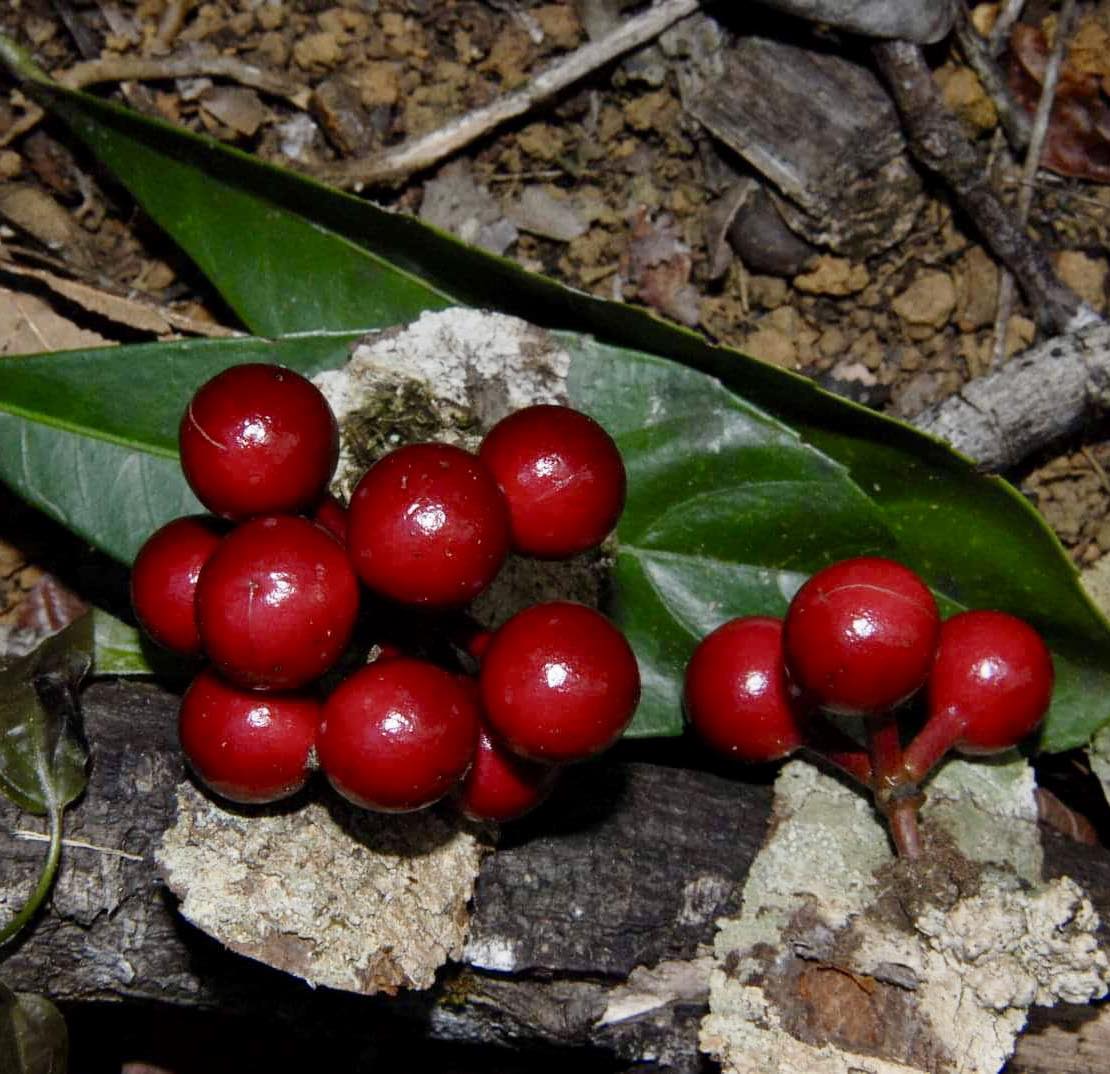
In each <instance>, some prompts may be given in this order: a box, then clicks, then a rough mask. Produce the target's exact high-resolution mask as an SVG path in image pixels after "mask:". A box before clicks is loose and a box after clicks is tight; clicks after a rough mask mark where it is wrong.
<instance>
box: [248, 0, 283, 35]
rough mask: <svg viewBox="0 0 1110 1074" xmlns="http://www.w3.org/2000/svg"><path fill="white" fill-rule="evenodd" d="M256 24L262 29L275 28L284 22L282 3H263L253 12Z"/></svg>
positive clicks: (278, 27)
mask: <svg viewBox="0 0 1110 1074" xmlns="http://www.w3.org/2000/svg"><path fill="white" fill-rule="evenodd" d="M254 17H255V19H256V20H257V21H258V25H259V26H261V27H262V29H263V30H277V29H280V28H281V27H282V26H283V25H284V23H285V6H284V5H283V4H263V5H262V6H261V7H259V8H258V10H257V11H255V13H254Z"/></svg>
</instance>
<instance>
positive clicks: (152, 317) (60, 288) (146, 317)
mask: <svg viewBox="0 0 1110 1074" xmlns="http://www.w3.org/2000/svg"><path fill="white" fill-rule="evenodd" d="M0 272H6V273H10V274H11V275H13V276H23V277H25V278H27V279H32V280H37V281H38V282H39V283H42V284H45V285H46V286H47V287H49V288H50V290H51V291H53V292H54V293H55V294H57V295H60V296H61V297H62V298H65V299H68V300H69V301H70V302H75V303H76V304H77V305H78V306H80V307H81V308H82V309H84V310H88V312H89V313H94V314H96V315H97V316H99V317H104V318H106V319H108V320H109V321H114V322H115V323H116V324H122V325H126V326H127V327H128V328H133V329H135V330H136V331H139V332H150V333H151V334H152V335H156V336H170V335H173V334H175V333H178V332H180V333H183V334H185V335H192V336H208V337H213V338H224V337H228V336H234V335H236V334H237V333H236V332H235V331H233V330H232V329H230V328H226V327H224V326H223V325H220V324H213V323H211V322H209V321H202V320H198V319H197V318H195V317H189V316H186V315H185V314H182V313H178V312H176V311H175V310H171V309H166V308H164V307H158V306H155V305H153V304H152V303H150V302H144V301H140V300H139V299H134V298H125V297H124V296H123V295H114V294H112V293H111V292H110V291H103V290H101V289H100V288H98V287H91V286H90V285H89V284H85V283H79V282H78V281H77V280H67V279H66V278H65V277H64V276H58V275H57V274H56V273H53V272H48V271H46V270H45V269H33V268H28V267H26V266H24V265H17V264H15V263H14V262H11V261H0ZM96 338H97V339H100V338H101V337H99V336H97V337H96ZM89 345H94V346H95V344H67V346H89ZM36 349H37V350H42V349H60V348H41V347H40V348H36ZM10 353H27V352H26V350H23V351H15V350H12V351H11V352H10Z"/></svg>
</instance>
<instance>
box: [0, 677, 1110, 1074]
mask: <svg viewBox="0 0 1110 1074" xmlns="http://www.w3.org/2000/svg"><path fill="white" fill-rule="evenodd" d="M176 705H177V699H176V697H175V696H174V695H172V694H169V693H166V692H164V691H162V690H160V689H158V688H156V687H153V686H150V685H138V684H134V683H108V684H98V685H94V686H93V687H91V688H90V689H89V690H87V691H86V693H85V696H84V711H85V721H86V726H87V732H88V736H89V739H90V741H91V743H92V747H93V756H94V764H93V768H92V772H91V782H90V785H89V789H88V792H87V793H86V795H85V796H84V798H83V799H82V800H81V801H80V802H79V803H78V805H77V806H76V807H75V808H74V810H73V811H72V815H71V816H70V817H69V820H68V822H67V836H68V837H69V838H70V840H72V841H73V842H71V844H70V845H69V846H68V847H67V848H66V851H65V855H64V862H63V868H62V873H61V876H60V878H59V882H58V885H57V888H56V890H55V892H54V896H53V899H52V902H51V905H50V907H49V909H48V911H47V912H46V913H44V914H43V915H42V916H41V917H40V919H39V920H38V921H37V922H36V924H35V927H34V928H33V929H32V930H30V931H29V932H28V933H27V934H26V935H25V936H24V937H23V939H22V941H21V942H20V943H19V945H18V946H17V947H16V948H15V950H13V951H11V952H9V953H8V954H7V958H6V960H5V962H4V963H3V976H4V980H5V982H6V983H7V984H8V985H9V986H12V987H15V988H17V989H20V990H28V991H42V992H47V993H49V994H51V995H52V996H54V997H55V998H58V999H63V1000H66V999H67V1000H110V999H116V1000H119V999H129V1000H146V1001H156V1002H161V1003H168V1004H173V1005H175V1006H182V1007H189V1008H213V1009H215V1008H220V1009H222V1010H224V1011H236V1012H240V1013H243V1014H247V1015H256V1016H259V1017H262V1016H265V1017H266V1018H267V1019H273V1018H277V1019H279V1020H282V1019H287V1020H288V1022H289V1024H290V1025H292V1024H293V1023H294V1022H295V1023H296V1024H297V1025H299V1026H301V1027H302V1028H303V1029H304V1031H305V1032H306V1033H320V1032H330V1033H340V1032H341V1033H343V1034H344V1036H345V1037H347V1038H349V1037H351V1036H352V1034H353V1035H355V1036H364V1037H365V1038H366V1039H368V1040H369V1039H377V1040H381V1039H385V1038H397V1037H399V1036H404V1035H406V1034H413V1033H416V1032H419V1033H422V1034H426V1035H430V1036H431V1037H433V1038H438V1039H445V1040H460V1041H461V1040H466V1041H484V1042H491V1043H497V1042H501V1043H513V1044H519V1043H527V1042H532V1043H545V1044H548V1045H552V1044H556V1045H567V1046H580V1045H583V1044H593V1045H596V1046H600V1047H603V1048H606V1049H608V1050H610V1051H611V1052H613V1053H615V1054H616V1055H619V1056H621V1057H623V1058H625V1059H627V1060H629V1061H636V1060H642V1059H644V1058H645V1057H648V1056H654V1057H655V1059H656V1061H657V1062H658V1063H659V1064H660V1065H661V1066H663V1067H666V1068H669V1069H673V1070H683V1071H694V1070H697V1069H699V1062H700V1060H699V1059H698V1055H697V1045H696V1042H697V1027H698V1023H699V1021H700V1019H701V1017H702V1016H703V1015H704V1013H705V1002H706V980H707V977H706V975H707V969H708V963H707V962H706V960H705V958H704V954H705V951H706V947H705V945H707V944H709V943H711V941H712V938H713V935H714V930H715V925H714V922H715V920H716V918H718V917H719V916H722V915H725V914H728V913H732V912H735V910H736V907H737V899H738V894H739V890H740V885H741V883H742V881H743V879H744V877H745V876H746V874H747V870H748V868H749V866H750V864H751V861H752V859H753V857H754V855H755V853H756V851H757V849H758V847H759V845H760V843H761V841H762V839H763V835H764V828H765V825H766V821H767V817H768V813H769V808H770V799H771V795H770V789H769V787H768V786H766V785H764V784H760V783H754V784H753V783H746V782H741V781H740V780H739V779H731V778H725V777H722V776H720V775H715V774H712V773H708V772H704V771H698V770H694V769H688V768H671V767H663V766H660V765H656V764H645V763H635V762H631V761H624V762H622V761H620V760H613V761H610V760H606V761H603V762H600V763H597V764H593V765H586V766H580V767H578V768H577V769H574V770H571V771H569V772H568V773H567V779H566V780H565V781H564V783H563V784H562V786H561V788H560V790H559V791H558V792H557V795H556V797H555V799H553V801H552V802H551V804H550V805H549V806H548V807H546V808H545V809H544V810H542V811H541V812H540V813H539V814H537V815H536V816H535V818H534V819H532V820H529V821H527V822H525V823H522V824H521V825H519V826H517V827H515V828H512V829H509V830H508V831H507V832H506V834H505V839H504V840H503V842H502V844H501V847H500V849H499V850H498V851H497V852H496V853H494V854H492V855H491V856H490V857H489V858H488V859H487V860H486V863H485V865H484V866H483V870H482V873H481V876H480V878H479V883H478V890H477V894H476V897H475V905H474V917H473V923H472V930H471V937H470V940H469V943H468V945H467V950H466V954H465V956H464V963H465V964H464V965H463V966H461V967H456V968H452V969H449V970H448V971H446V972H445V973H444V974H443V976H442V978H441V980H440V982H439V984H437V986H436V987H435V988H433V989H431V990H430V991H428V992H423V993H408V994H402V995H400V996H397V997H394V998H367V997H362V996H351V995H347V994H344V993H337V992H331V991H329V990H327V989H318V990H315V991H313V990H311V989H309V988H308V987H307V986H306V985H304V984H303V983H302V982H300V981H298V980H297V979H295V978H292V977H290V976H288V975H285V974H282V973H279V972H277V971H274V970H271V969H269V968H267V967H265V966H262V965H261V964H259V963H256V962H253V961H251V960H249V959H246V958H243V957H241V956H238V955H235V954H233V953H231V952H229V951H226V950H224V949H223V948H221V947H220V946H219V945H218V944H216V943H214V942H213V941H212V940H210V939H208V938H207V937H206V936H204V935H203V934H201V933H199V932H197V931H196V930H194V929H192V928H191V927H190V926H189V925H188V924H187V923H185V922H184V921H183V920H182V919H181V918H180V917H179V916H178V915H177V914H176V912H175V910H174V905H173V899H172V897H171V896H170V895H169V894H168V893H167V892H166V891H165V889H164V888H163V887H162V885H161V883H160V881H159V878H158V876H157V872H156V868H155V866H154V863H153V859H152V854H153V849H154V847H155V846H156V844H157V842H158V840H159V838H160V835H161V832H162V831H163V830H164V829H165V828H166V827H167V826H168V825H169V824H170V823H171V821H172V812H173V808H174V798H175V793H174V792H175V787H176V785H177V782H178V781H179V780H180V779H181V778H183V774H184V773H183V770H182V765H181V760H180V756H179V752H178V750H177V746H176V743H175V719H174V714H175V710H176ZM321 793H322V792H321ZM0 825H2V827H3V830H5V831H6V832H11V831H13V830H16V829H20V830H26V829H35V828H38V827H41V822H39V821H38V820H37V818H31V817H27V816H26V815H21V814H20V813H19V812H18V811H17V810H16V809H15V808H14V807H12V806H11V805H10V804H8V803H6V802H5V803H0ZM1045 849H1046V862H1047V867H1046V872H1047V873H1048V874H1049V875H1058V874H1060V873H1064V872H1066V873H1067V874H1068V875H1071V876H1074V877H1076V878H1077V879H1078V880H1079V882H1081V883H1083V884H1084V885H1085V886H1086V887H1087V888H1088V890H1089V891H1091V892H1092V894H1093V896H1094V897H1095V899H1096V901H1097V902H1098V903H1099V907H1100V910H1101V911H1102V912H1103V914H1104V915H1105V914H1106V912H1107V911H1108V910H1110V855H1108V854H1107V853H1106V852H1105V851H1104V850H1101V849H1098V850H1096V849H1093V848H1090V847H1077V845H1075V844H1071V843H1070V842H1069V841H1067V840H1064V839H1062V838H1060V837H1057V836H1053V835H1049V834H1046V837H1045ZM41 853H42V848H41V846H40V845H38V844H37V843H34V842H29V841H25V840H12V841H10V842H6V843H5V846H4V856H5V869H4V873H3V878H2V879H0V896H3V898H4V899H5V900H6V902H7V904H8V905H11V903H13V902H14V901H16V900H17V899H18V897H19V895H20V894H21V893H22V892H24V891H25V890H26V889H27V888H28V887H29V885H30V884H31V882H32V878H33V876H34V874H35V871H36V870H37V868H38V865H39V860H40V857H41ZM1052 1022H1053V1017H1052V1015H1051V1012H1050V1013H1049V1014H1048V1015H1046V1018H1045V1019H1042V1020H1041V1023H1040V1024H1042V1025H1047V1024H1050V1023H1052ZM352 1026H354V1027H357V1028H355V1029H352V1028H351V1027H352ZM1042 1036H1043V1034H1042ZM1067 1039H1069V1040H1072V1041H1073V1043H1075V1047H1079V1046H1080V1043H1081V1041H1082V1040H1084V1039H1085V1038H1080V1037H1079V1036H1072V1037H1069V1038H1067ZM1041 1043H1042V1044H1043V1040H1042V1041H1041ZM1083 1046H1084V1047H1087V1046H1088V1045H1086V1044H1083ZM1017 1069H1026V1068H1022V1067H1020V1066H1019V1067H1018V1068H1017ZM1028 1069H1029V1070H1030V1071H1035V1070H1040V1069H1044V1068H1043V1067H1036V1066H1032V1067H1029V1068H1028ZM1060 1069H1069V1068H1068V1067H1066V1066H1061V1068H1060Z"/></svg>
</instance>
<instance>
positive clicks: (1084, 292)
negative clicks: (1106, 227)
mask: <svg viewBox="0 0 1110 1074" xmlns="http://www.w3.org/2000/svg"><path fill="white" fill-rule="evenodd" d="M1052 262H1053V264H1054V265H1055V267H1056V272H1057V274H1058V275H1059V277H1060V279H1061V280H1062V281H1063V282H1064V283H1066V284H1067V285H1068V286H1069V287H1070V288H1071V289H1072V290H1073V291H1074V292H1075V293H1076V294H1077V295H1078V296H1079V297H1080V298H1081V299H1083V301H1084V302H1086V303H1087V305H1088V306H1090V307H1091V308H1092V309H1094V311H1095V312H1096V313H1103V312H1105V310H1106V276H1107V272H1108V271H1110V267H1108V266H1107V263H1106V258H1104V257H1088V256H1087V255H1086V254H1085V253H1083V252H1082V251H1080V250H1061V251H1060V252H1059V253H1057V254H1056V255H1055V256H1054V257H1053V259H1052Z"/></svg>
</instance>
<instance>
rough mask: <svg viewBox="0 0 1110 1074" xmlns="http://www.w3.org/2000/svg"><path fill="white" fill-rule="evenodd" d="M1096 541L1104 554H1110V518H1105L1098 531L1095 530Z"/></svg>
mask: <svg viewBox="0 0 1110 1074" xmlns="http://www.w3.org/2000/svg"><path fill="white" fill-rule="evenodd" d="M1095 540H1096V541H1097V542H1098V546H1099V548H1101V549H1102V550H1103V551H1104V552H1110V518H1104V519H1103V520H1102V521H1101V522H1100V523H1099V527H1098V529H1097V530H1095Z"/></svg>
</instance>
